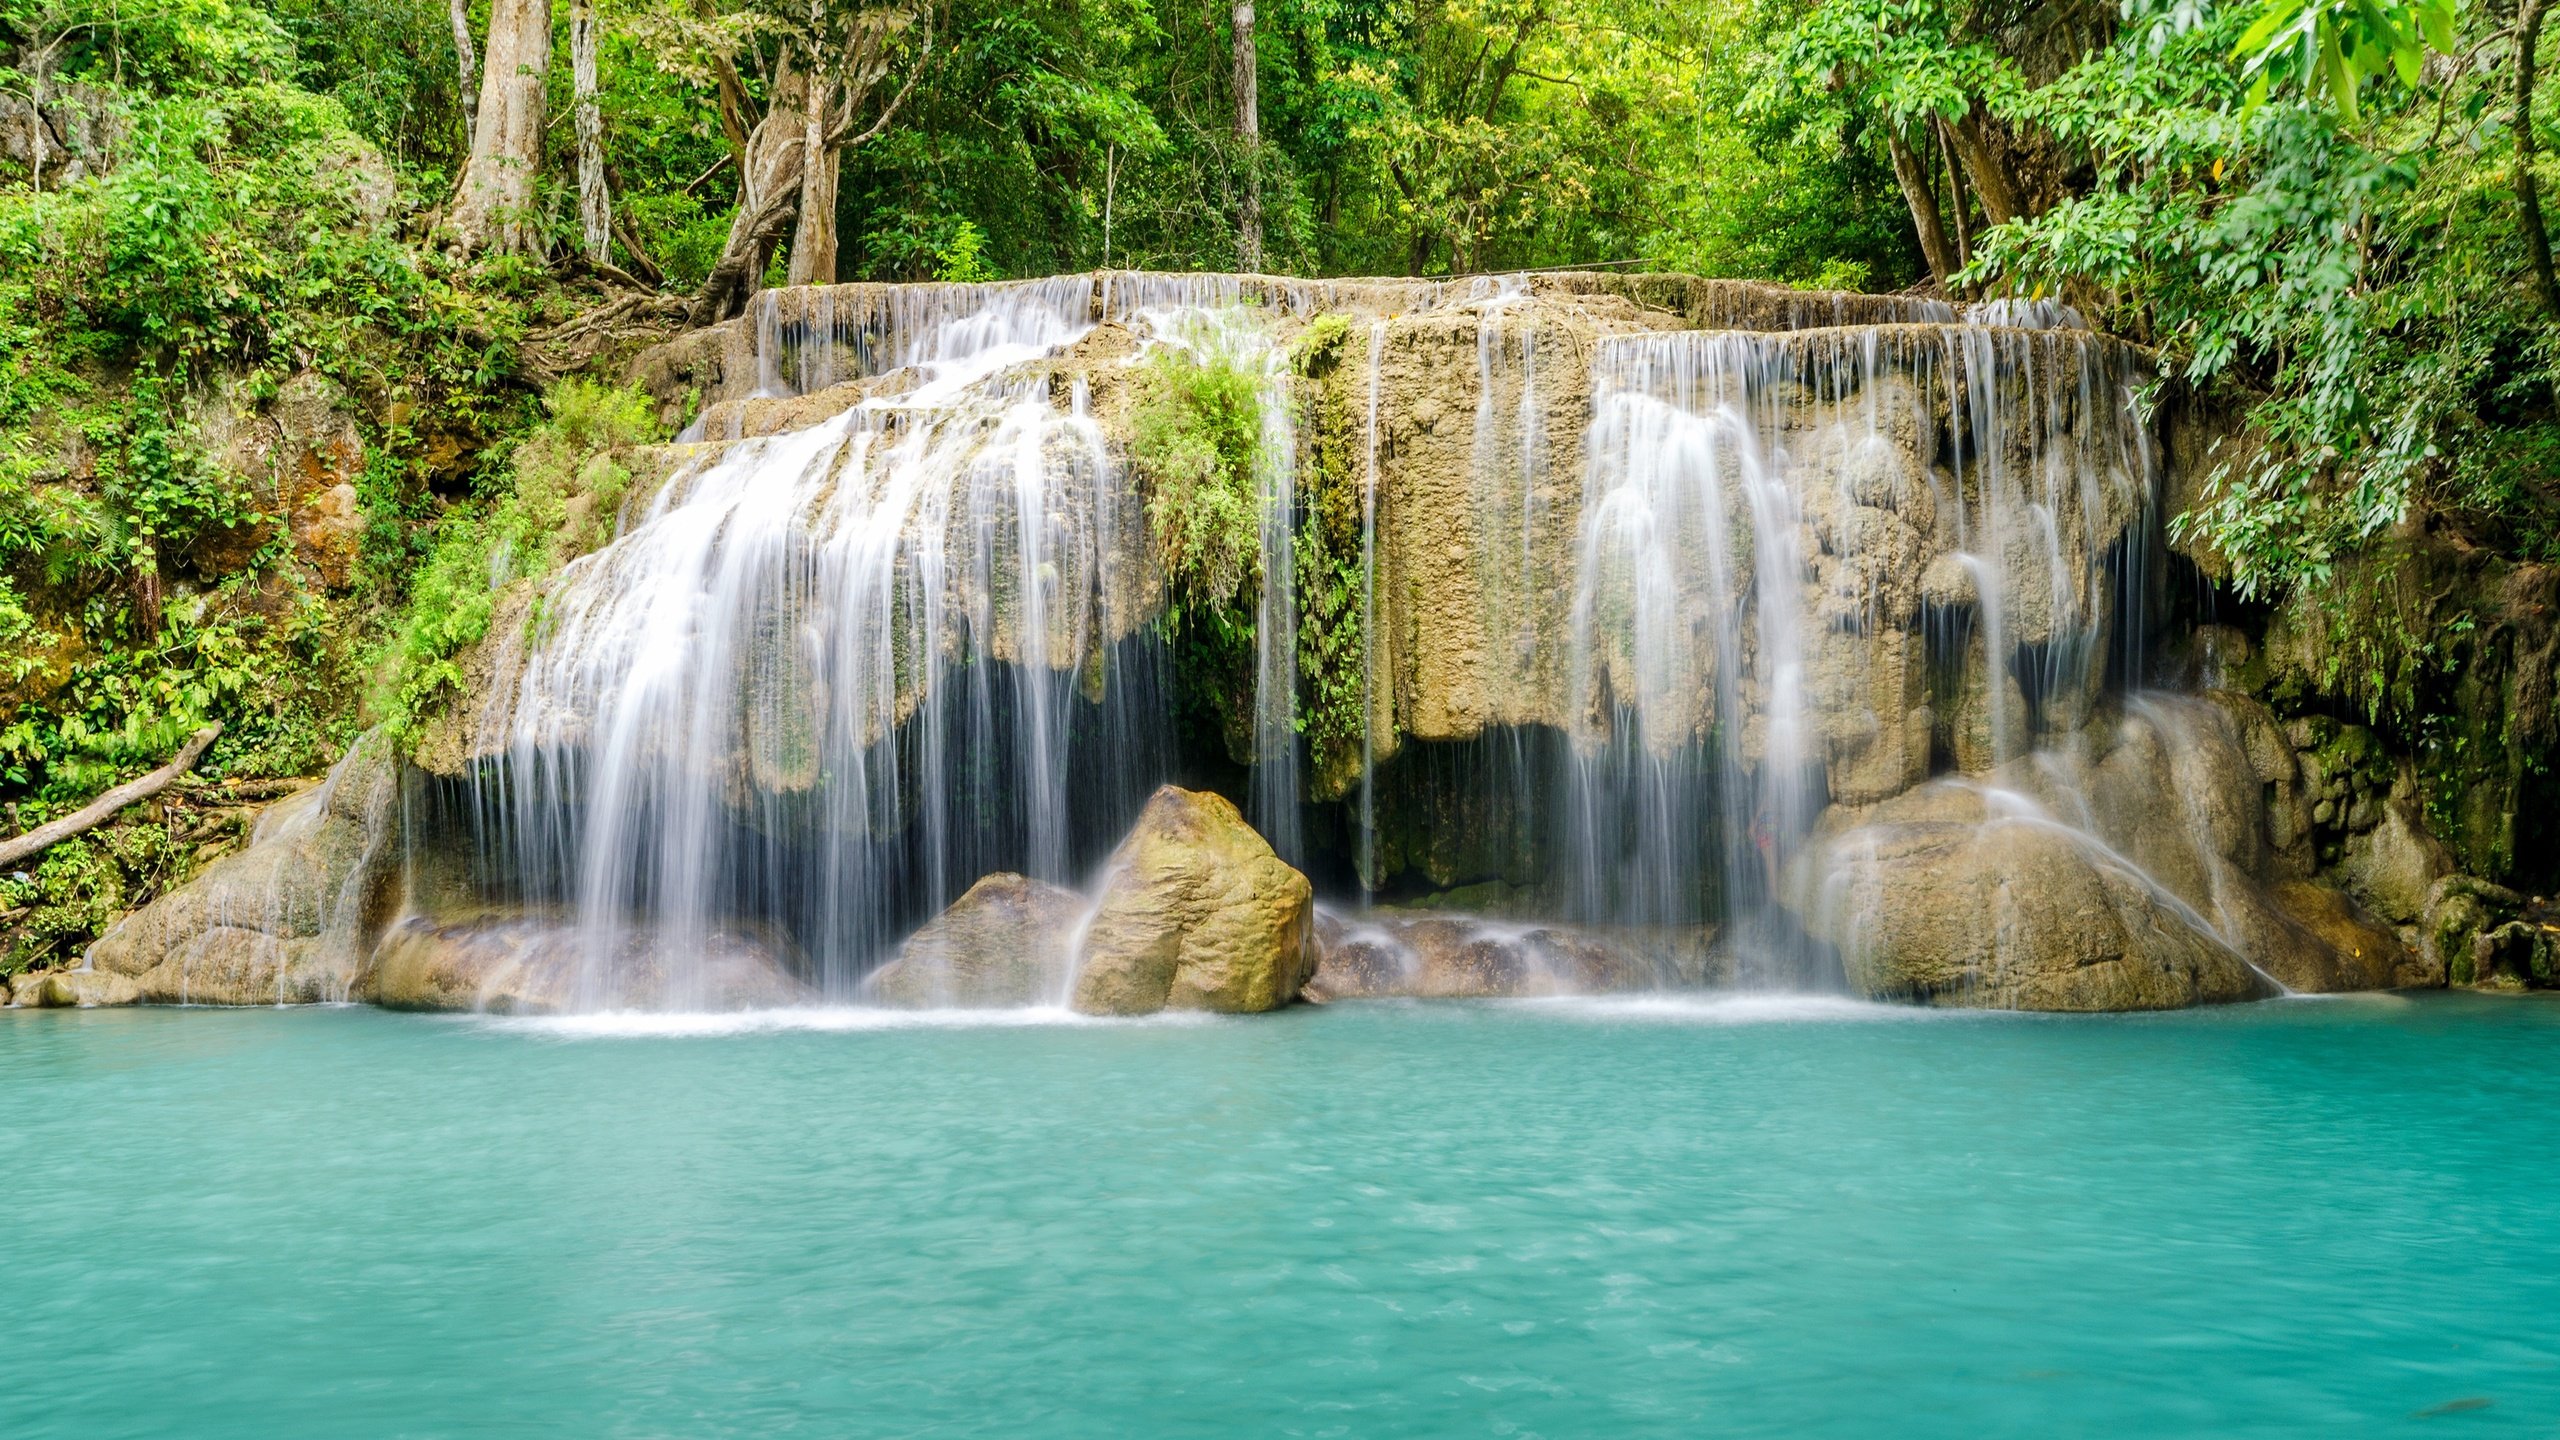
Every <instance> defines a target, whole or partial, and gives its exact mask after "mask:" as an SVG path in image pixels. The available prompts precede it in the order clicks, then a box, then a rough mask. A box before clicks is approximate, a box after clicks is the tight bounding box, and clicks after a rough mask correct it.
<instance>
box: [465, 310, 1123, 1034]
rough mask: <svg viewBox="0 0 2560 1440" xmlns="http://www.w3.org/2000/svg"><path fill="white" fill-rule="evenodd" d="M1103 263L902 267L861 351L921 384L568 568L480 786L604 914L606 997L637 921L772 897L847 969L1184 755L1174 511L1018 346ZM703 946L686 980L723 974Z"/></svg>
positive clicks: (793, 931)
mask: <svg viewBox="0 0 2560 1440" xmlns="http://www.w3.org/2000/svg"><path fill="white" fill-rule="evenodd" d="M1081 283H1082V282H1076V283H1075V284H1073V285H1070V284H1062V283H1060V282H1054V281H1053V282H1038V283H1035V284H1031V285H1026V286H999V287H955V286H933V287H913V288H912V289H910V288H909V287H897V288H895V289H891V290H889V291H888V292H886V296H885V303H883V304H880V305H878V306H876V307H873V310H872V312H871V314H870V315H868V316H866V317H864V322H863V323H865V324H866V325H871V324H876V325H877V326H878V327H879V328H877V329H876V330H866V331H865V332H864V333H865V334H867V335H870V336H871V337H872V339H871V341H870V342H869V343H867V344H866V345H863V346H857V347H855V349H854V351H853V353H851V354H850V355H849V356H848V357H847V361H846V366H845V368H846V369H848V370H857V371H858V370H865V369H869V368H870V367H872V366H873V365H875V364H878V363H881V362H882V361H884V360H885V361H887V362H889V363H892V364H894V365H895V366H897V367H898V368H900V369H904V370H908V371H911V372H913V380H912V383H911V384H910V385H908V386H907V388H905V389H904V390H903V391H901V392H899V393H896V394H894V395H891V396H888V397H881V398H874V399H872V400H868V401H865V402H864V403H862V404H861V405H859V406H856V407H855V408H852V409H850V410H847V411H845V412H843V413H841V414H839V415H837V416H835V417H834V418H832V419H829V420H827V421H824V422H822V423H820V424H817V425H815V426H813V427H810V428H808V429H805V430H801V431H796V432H792V433H787V434H782V435H776V436H771V437H767V438H763V439H755V440H749V441H745V442H742V443H740V444H737V445H735V446H732V447H731V448H730V449H728V450H727V451H726V452H724V453H722V454H721V455H719V456H718V457H717V458H716V459H714V460H713V461H711V462H710V463H709V464H707V465H705V466H703V467H702V468H700V469H698V470H696V471H693V472H691V473H688V474H684V475H681V476H679V477H678V478H676V479H675V480H673V481H671V482H670V483H668V484H667V485H666V486H665V487H664V488H663V489H661V490H660V491H659V493H658V494H657V495H656V496H654V497H653V498H651V499H649V500H648V501H647V502H646V503H645V505H644V506H643V507H642V508H641V509H640V510H639V511H638V512H637V513H635V514H633V515H631V516H629V517H627V518H626V522H625V525H624V527H623V533H622V536H621V538H620V539H618V540H617V541H616V543H614V544H613V545H612V546H610V547H608V548H607V549H605V550H604V551H601V552H599V553H597V554H595V555H591V556H588V557H586V558H584V559H582V560H580V561H578V562H576V563H574V564H572V565H571V566H570V567H568V569H567V570H565V571H564V572H563V573H562V574H561V575H560V576H559V577H558V578H557V579H556V580H555V581H554V582H553V583H552V584H551V586H550V588H549V591H548V593H547V595H546V597H545V599H544V601H543V604H542V607H541V612H540V619H539V621H538V622H537V623H536V625H535V626H534V627H533V628H532V631H531V633H529V634H528V636H527V637H526V638H525V640H524V642H523V644H524V650H523V653H522V655H521V656H520V658H519V660H518V663H516V664H515V665H514V666H513V667H511V668H512V672H513V675H514V683H513V684H512V685H511V686H507V687H503V688H501V689H500V690H498V691H497V692H495V693H493V694H491V695H490V696H489V697H488V701H487V708H486V710H485V711H484V713H483V714H482V716H481V719H480V726H479V728H480V731H481V733H482V734H484V735H495V736H500V737H503V746H502V749H503V753H504V759H503V761H502V763H500V764H498V765H497V766H495V767H494V768H492V769H489V770H486V771H484V773H483V775H482V778H481V781H480V785H481V805H482V808H483V809H484V810H485V811H487V812H489V813H490V814H492V815H493V817H495V820H496V824H495V827H494V828H496V829H497V830H498V831H500V832H501V833H503V834H504V835H505V836H506V837H507V843H506V847H505V848H506V849H507V850H508V851H510V852H511V854H512V857H513V859H514V862H515V870H516V873H515V875H514V876H513V877H511V878H512V883H513V885H514V887H515V888H516V889H517V890H518V891H519V892H520V893H521V894H523V895H524V896H525V897H526V898H527V899H529V900H535V901H544V902H548V903H555V904H561V905H565V906H567V907H568V908H570V909H571V910H572V912H573V913H574V914H575V915H576V916H577V920H578V926H579V932H580V937H581V947H582V950H583V953H584V965H583V969H582V972H581V975H580V977H579V980H578V984H577V999H578V1003H580V1004H581V1005H583V1006H586V1007H588V1008H609V1007H611V1006H613V1005H614V1004H616V1003H617V1001H618V992H617V980H616V969H617V963H618V961H617V957H619V956H622V955H624V954H625V953H626V952H627V951H628V950H629V949H630V942H631V939H632V937H633V936H634V935H635V934H640V933H644V932H645V933H646V934H647V935H648V936H649V937H650V940H651V944H652V945H653V946H655V947H657V948H659V949H662V950H672V951H675V952H678V953H685V952H689V951H690V952H699V951H701V950H703V949H705V948H706V947H707V946H708V945H709V943H710V941H711V938H712V937H713V936H714V935H715V934H718V933H722V932H724V931H726V930H729V929H733V928H735V927H736V926H737V925H739V924H748V925H751V926H761V927H764V928H767V929H771V930H776V931H779V932H780V933H781V934H782V935H784V936H787V937H789V938H790V939H792V940H794V941H796V942H797V944H798V945H799V946H800V947H802V948H803V949H804V950H805V951H806V952H807V953H806V959H807V963H808V968H809V969H810V971H811V972H813V973H814V975H815V976H816V977H817V978H818V980H819V982H820V983H821V985H822V986H825V987H827V988H835V989H840V988H842V987H844V986H846V985H849V984H850V983H851V981H852V980H853V979H854V978H856V977H857V976H858V975H859V973H860V971H861V969H862V968H863V967H864V966H865V964H866V963H867V960H868V957H871V956H873V955H876V954H878V953H879V951H880V950H881V949H882V948H883V947H884V946H885V945H886V944H887V943H889V942H890V941H892V940H894V939H895V938H896V937H897V936H898V935H899V934H900V933H903V931H904V930H905V929H906V928H907V927H908V926H909V925H911V924H912V923H913V921H914V919H916V918H920V917H921V915H922V914H924V913H929V912H930V910H931V909H932V908H933V907H935V906H938V905H939V904H941V903H943V902H944V901H947V900H948V899H950V898H951V897H952V896H954V895H956V894H957V893H958V892H959V891H960V890H961V889H963V888H965V887H966V886H968V885H969V884H970V883H971V882H973V881H974V880H976V879H977V878H978V877H979V876H980V875H982V874H984V873H987V872H989V871H991V870H999V869H1010V870H1020V871H1023V872H1025V873H1028V874H1031V875H1033V876H1034V877H1037V878H1040V879H1044V880H1060V879H1065V878H1069V877H1070V876H1071V875H1072V874H1073V873H1074V872H1075V870H1076V869H1077V868H1078V867H1079V866H1080V865H1081V864H1084V863H1088V861H1089V857H1090V855H1091V854H1092V853H1095V852H1096V851H1097V850H1098V848H1099V847H1100V846H1102V845H1104V844H1107V843H1108V840H1109V838H1110V832H1111V830H1112V827H1113V824H1114V822H1115V821H1118V820H1122V819H1125V817H1126V816H1127V815H1128V814H1129V813H1132V812H1133V811H1134V808H1135V805H1136V802H1137V801H1138V800H1139V799H1141V798H1143V795H1144V793H1145V790H1146V787H1147V786H1148V785H1150V784H1151V783H1152V782H1153V781H1154V779H1155V777H1156V776H1157V775H1158V774H1159V773H1160V772H1161V770H1162V768H1163V765H1164V761H1163V759H1162V758H1161V745H1162V739H1161V733H1162V725H1161V720H1160V709H1161V707H1160V704H1159V703H1158V702H1157V700H1156V695H1157V693H1158V687H1157V686H1156V684H1155V683H1154V681H1153V676H1152V673H1151V669H1152V666H1153V664H1154V659H1153V657H1152V656H1151V655H1150V654H1148V653H1147V649H1146V645H1145V643H1144V642H1143V640H1142V639H1138V638H1136V636H1137V631H1138V629H1139V625H1140V621H1141V619H1142V618H1143V614H1144V613H1145V612H1146V609H1147V604H1146V600H1145V598H1144V597H1145V595H1146V594H1147V592H1148V587H1149V586H1150V584H1151V582H1150V581H1149V579H1148V578H1147V576H1146V575H1145V574H1144V573H1142V567H1140V566H1138V565H1137V564H1136V563H1135V562H1134V560H1133V557H1137V556H1142V555H1143V554H1144V547H1143V544H1142V543H1141V537H1142V536H1143V530H1142V528H1141V527H1142V524H1143V516H1142V514H1140V513H1139V512H1138V510H1137V507H1136V505H1135V503H1134V500H1133V498H1132V496H1131V495H1130V494H1129V493H1128V490H1127V487H1126V486H1125V485H1123V484H1122V483H1121V482H1120V477H1119V474H1118V470H1117V467H1116V466H1115V465H1114V463H1113V460H1112V457H1111V454H1110V451H1109V447H1108V446H1107V444H1106V443H1105V439H1104V436H1103V434H1102V431H1101V429H1100V427H1099V426H1098V425H1097V424H1096V422H1095V421H1094V419H1093V417H1092V416H1091V415H1090V413H1089V412H1088V409H1087V404H1086V400H1085V392H1084V391H1083V390H1081V389H1077V390H1074V391H1072V392H1071V393H1070V394H1068V395H1066V396H1063V397H1061V396H1058V395H1055V394H1053V393H1052V389H1051V387H1050V385H1049V383H1048V381H1047V378H1046V377H1045V376H1041V375H1028V374H1025V375H1017V374H1016V373H1015V367H1016V366H1018V365H1019V364H1020V363H1021V362H1022V361H1023V360H1025V359H1027V358H1031V357H1036V356H1039V355H1043V354H1046V353H1048V351H1050V350H1051V349H1053V348H1054V347H1056V346H1057V345H1059V344H1062V343H1066V342H1067V341H1070V340H1072V339H1073V338H1075V337H1076V336H1077V335H1079V334H1081V333H1082V330H1083V328H1084V327H1085V325H1086V323H1087V322H1085V321H1084V320H1083V319H1082V315H1081V311H1082V305H1081V301H1082V299H1083V297H1084V295H1085V294H1086V293H1087V292H1086V291H1085V290H1084V289H1082V288H1078V287H1080V286H1081ZM907 327H913V328H907ZM816 365H817V362H816V361H815V360H814V359H813V358H812V356H811V355H810V354H809V353H808V352H807V351H806V350H805V349H804V351H803V353H802V354H801V355H800V356H799V358H798V360H797V361H796V362H795V365H794V367H793V370H794V374H795V376H796V377H799V378H815V377H816V376H819V375H823V374H826V373H828V372H827V371H825V370H823V369H819V368H813V367H816ZM1061 400H1063V401H1064V403H1063V404H1062V403H1060V402H1061ZM682 979H683V977H682V976H681V975H677V976H674V977H672V978H671V980H670V983H669V987H668V988H667V989H666V990H665V991H664V992H663V993H664V995H665V999H666V1003H671V1004H675V1005H678V1006H682V1005H684V1004H686V1003H689V1002H696V1003H698V1002H700V1001H702V1000H704V999H707V998H708V997H704V996H691V995H688V994H686V993H685V991H684V989H683V986H682V983H681V981H682Z"/></svg>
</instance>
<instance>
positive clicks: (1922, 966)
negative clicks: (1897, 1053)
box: [1807, 786, 2274, 1011]
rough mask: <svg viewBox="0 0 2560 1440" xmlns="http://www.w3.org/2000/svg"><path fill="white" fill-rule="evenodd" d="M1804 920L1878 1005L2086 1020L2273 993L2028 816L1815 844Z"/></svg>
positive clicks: (2118, 872)
mask: <svg viewBox="0 0 2560 1440" xmlns="http://www.w3.org/2000/svg"><path fill="white" fill-rule="evenodd" d="M1949 788H1950V787H1945V786H1930V787H1925V788H1924V790H1923V791H1915V792H1913V794H1914V795H1915V796H1925V795H1927V794H1928V792H1931V791H1935V792H1939V797H1940V798H1942V797H1943V795H1944V793H1945V791H1946V790H1947V789H1949ZM1905 798H1906V799H1908V798H1910V797H1905ZM1886 808H1888V809H1890V808H1892V807H1886ZM1907 808H1909V809H1912V810H1920V811H1922V812H1923V813H1925V809H1926V808H1927V807H1926V806H1914V807H1907ZM1807 909H1808V910H1809V912H1810V913H1809V914H1808V916H1807V928H1808V929H1809V930H1810V932H1811V933H1812V934H1813V935H1814V937H1815V938H1816V939H1818V940H1822V941H1825V942H1828V943H1829V944H1831V945H1833V946H1835V947H1836V948H1837V949H1838V951H1839V953H1840V956H1841V961H1842V964H1843V966H1844V968H1845V970H1846V972H1847V974H1848V977H1849V980H1850V982H1851V984H1852V985H1853V986H1855V987H1856V988H1857V989H1859V990H1860V991H1862V992H1864V993H1866V994H1868V995H1872V996H1877V997H1880V998H1897V999H1913V1000H1919V1001H1923V1002H1925V1003H1929V1004H1934V1005H1974V1006H1983V1007H1986V1008H1995V1009H2018V1010H2077V1011H2087V1010H2161V1009H2172V1008H2176V1007H2179V1006H2185V1005H2196V1004H2209V1003H2216V1002H2224V1001H2233V1000H2249V999H2256V998H2258V997H2260V996H2264V995H2268V994H2272V993H2274V987H2273V986H2272V985H2270V984H2269V983H2268V982H2267V980H2266V978H2265V977H2264V976H2262V975H2260V974H2259V973H2258V972H2257V971H2256V970H2254V969H2252V968H2251V967H2250V965H2249V964H2248V962H2247V961H2245V960H2243V959H2242V958H2241V957H2240V956H2239V954H2237V953H2236V952H2235V951H2233V950H2232V948H2231V947H2230V946H2229V945H2227V944H2225V943H2224V942H2223V941H2222V940H2221V939H2220V938H2219V937H2217V936H2216V935H2214V934H2213V932H2212V931H2211V930H2210V929H2209V928H2207V926H2206V925H2205V924H2204V923H2203V920H2202V917H2200V916H2198V915H2197V914H2196V913H2195V912H2194V911H2193V910H2192V909H2190V908H2188V907H2187V906H2185V905H2184V904H2182V903H2180V902H2179V901H2178V900H2177V899H2176V897H2174V896H2172V895H2170V894H2168V893H2167V892H2165V891H2163V890H2161V889H2160V888H2159V887H2158V886H2156V885H2154V884H2152V883H2151V882H2150V881H2148V880H2147V879H2145V878H2144V877H2143V876H2142V874H2141V873H2140V872H2138V871H2136V870H2134V869H2132V868H2131V867H2130V866H2128V865H2126V864H2125V863H2124V862H2123V861H2122V860H2121V859H2119V858H2117V857H2116V856H2115V855H2114V854H2112V853H2111V852H2110V851H2109V850H2108V849H2107V848H2106V847H2105V846H2103V845H2099V844H2096V843H2093V842H2092V841H2091V840H2089V839H2088V838H2087V837H2086V836H2083V835H2081V834H2079V833H2077V832H2074V831H2072V830H2070V829H2068V828H2066V827H2064V826H2062V825H2059V824H2056V823H2054V822H2052V821H2050V820H2045V819H2041V818H2032V817H2023V816H2009V817H2004V816H1996V815H1995V816H1991V817H1989V818H1986V819H1984V820H1981V821H1979V822H1975V821H1969V820H1963V819H1945V818H1917V819H1898V818H1897V819H1889V820H1886V821H1885V822H1883V823H1875V824H1869V825H1865V826H1861V827H1859V828H1857V829H1855V830H1851V831H1849V832H1847V833H1845V834H1842V835H1840V836H1838V837H1836V838H1835V839H1833V840H1832V841H1831V842H1830V843H1829V844H1828V845H1827V846H1826V847H1825V851H1824V856H1823V859H1822V861H1821V862H1820V874H1819V895H1818V898H1817V899H1816V901H1815V902H1814V903H1812V904H1810V905H1809V906H1808V907H1807Z"/></svg>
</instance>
